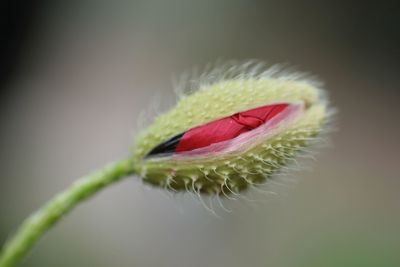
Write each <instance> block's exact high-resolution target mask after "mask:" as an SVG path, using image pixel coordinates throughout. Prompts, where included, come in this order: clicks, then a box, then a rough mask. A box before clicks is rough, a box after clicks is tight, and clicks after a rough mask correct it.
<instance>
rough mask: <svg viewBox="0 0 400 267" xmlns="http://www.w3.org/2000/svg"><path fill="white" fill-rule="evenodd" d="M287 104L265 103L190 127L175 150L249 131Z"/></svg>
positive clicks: (207, 144)
mask: <svg viewBox="0 0 400 267" xmlns="http://www.w3.org/2000/svg"><path fill="white" fill-rule="evenodd" d="M288 106H289V105H288V104H274V105H267V106H263V107H259V108H255V109H251V110H247V111H244V112H239V113H236V114H234V115H232V116H229V117H226V118H222V119H219V120H216V121H213V122H210V123H207V124H205V125H202V126H199V127H195V128H192V129H190V130H188V131H187V132H185V133H184V135H183V136H182V137H181V139H180V141H179V144H178V146H177V147H176V150H175V152H185V151H191V150H194V149H197V148H202V147H206V146H209V145H211V144H215V143H219V142H222V141H227V140H230V139H233V138H235V137H237V136H239V135H240V134H242V133H245V132H249V131H251V130H253V129H255V128H257V127H259V126H261V125H262V124H264V123H266V122H268V121H269V120H270V119H272V118H273V117H275V116H276V115H277V114H279V113H281V112H282V111H283V110H285V108H287V107H288Z"/></svg>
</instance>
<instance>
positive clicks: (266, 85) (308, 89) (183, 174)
mask: <svg viewBox="0 0 400 267" xmlns="http://www.w3.org/2000/svg"><path fill="white" fill-rule="evenodd" d="M243 66H244V65H234V64H231V65H229V66H228V67H225V68H222V69H219V70H218V72H217V73H218V75H216V76H215V77H210V75H214V74H215V73H216V72H215V71H212V72H211V74H209V76H207V75H202V78H200V80H199V81H198V83H197V84H198V88H197V90H196V91H194V92H192V93H191V94H189V95H185V96H183V97H182V98H181V99H180V100H179V101H178V103H177V104H176V106H175V107H174V108H172V109H171V110H169V111H168V112H166V113H164V114H161V115H159V116H158V117H157V118H156V119H155V121H154V122H153V124H152V125H150V126H149V127H148V128H147V129H144V130H143V131H142V132H141V133H140V134H139V135H138V137H137V138H136V140H135V146H134V151H133V157H134V160H135V162H136V163H137V167H136V168H137V173H139V175H140V176H141V177H142V179H143V181H145V182H148V183H151V184H153V185H157V186H161V187H164V188H168V189H171V190H176V191H180V190H186V191H193V192H196V193H207V194H224V195H226V194H229V193H236V192H241V191H243V190H245V189H246V188H247V187H248V186H249V185H254V184H260V183H263V182H264V181H265V180H266V179H268V178H270V177H271V176H273V174H275V173H277V172H279V170H280V169H281V167H282V166H284V165H287V164H288V162H289V161H290V160H292V159H293V158H294V157H295V156H296V155H297V154H298V153H299V152H301V151H302V149H303V148H304V147H306V146H307V145H308V144H309V143H310V141H313V140H314V139H315V137H316V136H317V135H318V133H320V132H321V129H322V127H323V125H324V124H325V122H326V120H327V117H328V113H329V112H328V111H329V110H328V107H327V101H326V99H325V97H324V95H323V94H322V89H321V88H319V86H318V83H316V82H313V81H310V80H308V79H306V78H301V77H300V75H293V74H292V75H288V74H287V73H286V74H284V73H280V72H275V73H272V72H271V70H270V69H269V70H268V69H267V70H265V71H260V70H258V69H259V65H257V68H256V67H255V66H252V65H251V64H249V65H246V67H243ZM256 69H257V70H256ZM238 70H239V71H238Z"/></svg>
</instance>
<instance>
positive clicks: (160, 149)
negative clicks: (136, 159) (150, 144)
mask: <svg viewBox="0 0 400 267" xmlns="http://www.w3.org/2000/svg"><path fill="white" fill-rule="evenodd" d="M184 134H185V133H181V134H178V135H175V136H174V137H172V138H170V139H168V140H167V141H165V142H163V143H161V144H159V145H158V146H156V147H155V148H153V149H152V150H151V151H150V152H149V153H148V154H147V155H146V157H145V158H148V157H151V156H156V155H160V154H170V153H174V152H175V150H176V147H177V146H178V144H179V141H180V140H181V138H182V136H183V135H184Z"/></svg>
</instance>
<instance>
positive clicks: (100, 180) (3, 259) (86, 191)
mask: <svg viewBox="0 0 400 267" xmlns="http://www.w3.org/2000/svg"><path fill="white" fill-rule="evenodd" d="M132 173H134V165H133V163H132V161H131V160H121V161H118V162H115V163H112V164H109V165H107V166H105V167H104V168H103V169H100V170H98V171H95V172H93V173H92V174H89V175H87V176H84V177H82V178H80V179H78V180H77V181H76V182H74V183H73V184H72V185H71V186H70V187H69V188H68V189H67V190H65V191H64V192H61V193H60V194H58V195H56V196H55V197H54V198H53V199H51V200H50V201H49V202H48V203H47V204H46V205H44V206H43V207H42V208H41V209H39V210H38V211H37V212H35V213H34V214H32V215H31V216H30V217H29V218H27V219H26V220H25V222H24V223H23V224H22V225H21V226H20V228H19V229H18V231H17V232H16V234H15V235H14V237H12V238H11V239H10V240H9V241H7V242H6V243H5V245H4V247H3V250H2V252H1V253H0V267H12V266H15V265H16V264H17V263H18V262H19V261H20V260H21V259H22V258H23V257H24V255H25V254H26V253H27V252H28V251H29V250H30V249H31V248H32V247H33V245H34V244H35V243H36V242H37V241H38V240H39V238H40V237H41V236H42V235H43V234H44V233H45V232H46V231H47V230H48V229H50V228H51V227H52V226H53V225H54V224H55V223H56V222H58V221H59V220H60V219H61V218H62V217H63V215H65V214H67V213H68V212H69V211H70V210H71V209H72V208H74V207H75V206H76V205H77V204H79V203H80V202H82V201H83V200H85V199H87V198H88V197H90V196H92V195H93V194H95V193H96V192H97V191H99V190H100V189H102V188H104V187H106V186H108V185H109V184H111V183H113V182H116V181H118V180H120V179H121V178H123V177H126V176H128V175H130V174H132Z"/></svg>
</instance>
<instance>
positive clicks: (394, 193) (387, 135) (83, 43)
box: [0, 0, 400, 267]
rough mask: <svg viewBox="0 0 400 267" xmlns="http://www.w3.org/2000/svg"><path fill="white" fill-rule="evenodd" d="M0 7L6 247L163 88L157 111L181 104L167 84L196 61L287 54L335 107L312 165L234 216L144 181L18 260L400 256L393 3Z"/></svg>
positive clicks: (125, 138)
mask: <svg viewBox="0 0 400 267" xmlns="http://www.w3.org/2000/svg"><path fill="white" fill-rule="evenodd" d="M0 10H1V16H0V23H1V24H0V27H1V28H0V30H1V37H0V38H1V44H0V47H1V51H0V56H1V63H0V65H1V80H0V82H1V85H0V86H1V89H2V90H1V93H0V94H1V95H0V101H1V103H0V120H1V131H0V147H1V149H0V169H1V173H0V243H3V242H4V241H5V239H6V238H7V237H8V236H9V235H10V234H11V233H12V232H13V231H14V230H15V229H16V227H17V226H18V225H19V224H20V223H21V221H22V220H23V219H24V218H25V217H26V216H27V215H28V214H30V213H31V212H32V211H33V210H35V209H37V208H38V207H40V206H41V205H42V204H43V203H44V202H45V201H47V200H48V199H49V198H50V197H52V196H53V195H54V194H55V193H57V192H59V191H60V190H62V189H64V188H65V187H66V186H67V185H69V184H70V183H71V182H73V181H74V180H75V179H76V178H77V177H79V176H81V175H84V174H86V173H87V172H89V171H90V170H92V169H95V168H98V167H101V166H102V165H103V164H104V163H107V162H109V161H112V160H115V159H119V158H123V157H126V156H127V155H128V154H129V151H130V147H131V144H132V139H133V137H134V136H135V133H136V132H137V131H138V126H137V121H138V117H139V113H140V112H141V111H142V110H144V109H147V108H148V107H149V105H150V104H151V103H153V102H154V101H153V99H154V98H155V96H157V95H158V96H159V97H158V98H159V99H160V105H159V107H158V108H157V110H158V111H159V112H160V111H163V110H165V109H166V108H167V107H169V106H171V105H172V104H173V103H174V101H175V96H174V95H173V87H172V84H171V78H172V77H174V75H177V74H179V73H180V72H182V71H184V70H187V69H190V68H191V67H192V66H200V67H201V66H203V65H205V64H206V63H208V62H213V61H215V60H216V59H238V60H242V59H249V58H256V59H260V60H263V61H267V62H268V63H271V64H273V63H281V62H283V63H289V64H291V65H293V66H297V67H298V68H299V69H300V70H304V71H311V72H312V73H314V74H316V75H318V76H319V77H320V78H321V79H322V80H323V81H325V83H326V87H327V88H328V89H329V94H330V96H331V99H332V103H333V105H334V106H335V107H337V108H338V110H339V116H338V120H337V123H336V125H338V126H339V127H338V128H339V131H336V132H334V133H333V134H332V143H333V145H332V146H331V147H330V148H328V149H323V151H322V152H323V153H321V154H320V155H319V156H318V157H317V158H318V159H317V162H314V163H311V166H312V171H302V172H296V173H294V174H293V176H294V178H295V179H296V180H297V184H296V185H295V186H288V187H287V188H286V187H285V188H283V189H282V188H277V189H276V190H277V191H279V194H278V195H266V196H264V195H261V199H262V200H263V201H262V203H257V204H252V203H249V202H246V201H226V202H225V205H226V206H227V207H229V208H231V209H233V212H231V213H226V212H223V211H222V212H221V211H219V212H218V213H219V215H220V218H217V217H215V216H214V215H212V214H211V213H210V212H208V211H207V210H205V209H204V208H203V207H202V206H201V205H200V204H199V203H198V202H197V201H196V200H194V199H193V198H191V197H187V196H176V197H171V196H169V195H167V194H166V193H165V192H164V191H161V190H158V189H155V188H150V187H148V186H145V185H143V184H142V183H141V182H140V180H139V179H137V178H136V177H132V178H131V179H126V180H124V181H122V182H120V183H117V184H115V185H114V186H111V187H110V188H107V189H106V190H105V191H103V192H101V193H100V194H98V195H96V196H95V197H94V198H93V199H91V200H90V201H88V202H86V203H84V204H83V205H80V206H79V207H78V208H77V209H76V210H74V211H73V212H72V213H71V214H70V215H68V216H67V217H66V218H65V220H63V221H62V222H61V223H59V224H58V225H57V227H55V228H54V229H52V230H51V231H50V232H49V233H48V234H47V235H46V236H45V238H44V239H42V240H41V242H40V243H39V244H38V245H37V246H36V247H35V249H34V250H33V252H32V253H31V254H30V255H29V256H28V257H27V258H26V260H25V262H24V264H22V266H58V267H63V266H99V267H103V266H104V267H105V266H118V267H119V266H121V267H125V266H126V267H128V266H146V267H147V266H171V267H172V266H174V267H179V266H193V267H197V266H199V267H200V266H201V267H204V266H230V267H236V266H238V267H239V266H278V267H281V266H282V267H286V266H294V267H303V266H304V267H305V266H307V267H309V266H324V267H330V266H351V267H355V266H363V267H365V266H384V267H389V266H393V267H394V266H400V253H399V251H400V228H399V225H400V194H399V187H400V179H399V178H400V177H399V171H398V168H399V164H400V162H399V155H398V151H399V149H400V146H399V142H398V138H399V128H400V125H399V117H398V114H399V112H400V108H399V104H398V103H397V101H399V100H400V99H399V97H400V93H399V84H400V75H399V69H400V68H399V59H400V58H399V55H400V53H399V52H400V51H399V47H400V38H399V35H400V21H399V18H400V12H399V9H398V8H396V7H395V5H394V2H393V3H391V2H385V1H380V2H379V1H378V2H376V1H374V2H369V1H362V2H360V1H245V0H243V1H236V0H231V1H227V0H225V1H218V0H217V1H177V0H173V1H145V0H143V1H122V0H118V1H105V0H104V1H102V0H97V1H94V0H83V1H77V0H76V1H75V0H71V1H44V0H37V1H5V2H3V4H2V5H1V7H0ZM307 164H309V163H307ZM274 190H275V189H274ZM250 193H251V194H254V193H255V192H250ZM255 195H257V194H255ZM258 198H260V196H258Z"/></svg>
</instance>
